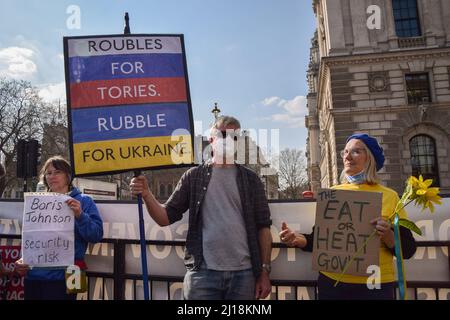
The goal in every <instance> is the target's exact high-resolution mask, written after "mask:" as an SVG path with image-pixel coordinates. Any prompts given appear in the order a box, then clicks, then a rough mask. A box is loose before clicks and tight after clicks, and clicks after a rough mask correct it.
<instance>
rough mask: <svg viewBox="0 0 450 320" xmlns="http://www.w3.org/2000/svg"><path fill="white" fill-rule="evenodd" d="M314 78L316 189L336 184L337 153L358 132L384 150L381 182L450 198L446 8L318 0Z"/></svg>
mask: <svg viewBox="0 0 450 320" xmlns="http://www.w3.org/2000/svg"><path fill="white" fill-rule="evenodd" d="M313 9H314V13H315V15H316V17H317V25H318V28H317V32H316V35H315V37H314V38H313V41H312V47H311V63H310V68H309V71H308V83H309V95H308V109H309V113H308V115H307V117H306V126H307V128H308V141H307V145H308V147H307V148H308V171H309V172H308V174H309V178H310V184H311V188H312V190H317V188H318V187H329V186H331V185H334V184H337V183H338V182H339V177H340V173H341V171H342V169H343V165H342V160H341V158H340V155H339V152H340V150H342V149H343V148H344V146H345V141H346V138H347V137H348V136H349V135H351V134H353V133H355V132H364V133H368V134H370V135H372V136H374V137H376V138H377V139H378V141H379V142H380V144H381V146H382V147H383V149H384V151H385V156H386V162H385V167H384V168H383V169H382V170H381V171H380V172H379V174H380V178H381V181H382V183H384V184H385V185H387V186H389V187H391V188H393V189H395V190H396V191H398V192H402V190H403V188H404V182H405V180H406V179H407V177H409V176H410V175H419V174H422V175H423V176H424V177H426V178H433V179H434V181H435V185H437V186H440V187H441V190H442V193H449V191H450V171H449V163H450V161H449V151H450V88H449V87H450V86H449V75H450V1H448V0H370V1H369V0H313Z"/></svg>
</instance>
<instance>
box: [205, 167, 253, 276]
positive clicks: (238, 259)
mask: <svg viewBox="0 0 450 320" xmlns="http://www.w3.org/2000/svg"><path fill="white" fill-rule="evenodd" d="M236 179H237V168H236V167H235V166H232V167H224V168H218V167H214V168H213V170H212V175H211V180H210V181H209V184H208V190H207V191H206V195H205V199H204V201H203V204H202V208H201V210H202V212H201V214H202V220H203V226H202V227H203V257H204V259H205V262H206V266H207V268H208V269H212V270H220V271H236V270H245V269H249V268H251V267H252V264H251V260H250V251H249V248H248V242H247V231H246V229H245V222H244V218H243V216H242V214H243V213H242V204H241V198H240V195H239V190H238V186H237V180H236Z"/></svg>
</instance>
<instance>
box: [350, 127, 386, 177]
mask: <svg viewBox="0 0 450 320" xmlns="http://www.w3.org/2000/svg"><path fill="white" fill-rule="evenodd" d="M352 139H358V140H361V141H362V142H364V144H365V145H366V146H367V148H369V150H370V152H372V154H373V157H374V158H375V161H376V163H377V171H379V170H380V169H381V168H383V165H384V154H383V148H382V147H380V145H379V144H378V141H377V139H375V138H373V137H371V136H369V135H368V134H365V133H355V134H353V135H351V136H350V137H348V139H347V142H349V141H350V140H352Z"/></svg>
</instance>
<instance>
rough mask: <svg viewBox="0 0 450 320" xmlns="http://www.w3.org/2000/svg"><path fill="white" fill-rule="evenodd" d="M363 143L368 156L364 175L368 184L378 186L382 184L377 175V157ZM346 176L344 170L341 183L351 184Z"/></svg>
mask: <svg viewBox="0 0 450 320" xmlns="http://www.w3.org/2000/svg"><path fill="white" fill-rule="evenodd" d="M358 140H359V139H358ZM359 141H361V140H359ZM361 142H362V145H363V148H364V150H366V154H367V161H366V165H365V166H364V170H363V171H364V173H365V174H366V183H367V184H377V183H379V182H380V179H379V178H378V174H377V162H376V161H375V157H374V156H373V154H372V152H371V151H370V149H369V148H367V146H366V144H365V143H364V142H363V141H361ZM346 176H347V175H346V174H345V169H344V170H342V172H341V176H340V181H341V183H342V184H346V183H349V182H348V180H347V178H346Z"/></svg>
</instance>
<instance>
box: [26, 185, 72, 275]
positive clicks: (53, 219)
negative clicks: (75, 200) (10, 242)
mask: <svg viewBox="0 0 450 320" xmlns="http://www.w3.org/2000/svg"><path fill="white" fill-rule="evenodd" d="M69 198H70V197H69V196H66V195H62V194H58V193H25V201H24V208H23V225H22V253H23V260H24V263H25V264H28V265H30V266H35V267H58V266H69V265H73V263H74V255H75V254H74V223H75V216H74V215H73V211H72V210H71V209H70V208H69V206H68V205H67V203H66V200H67V199H69Z"/></svg>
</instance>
